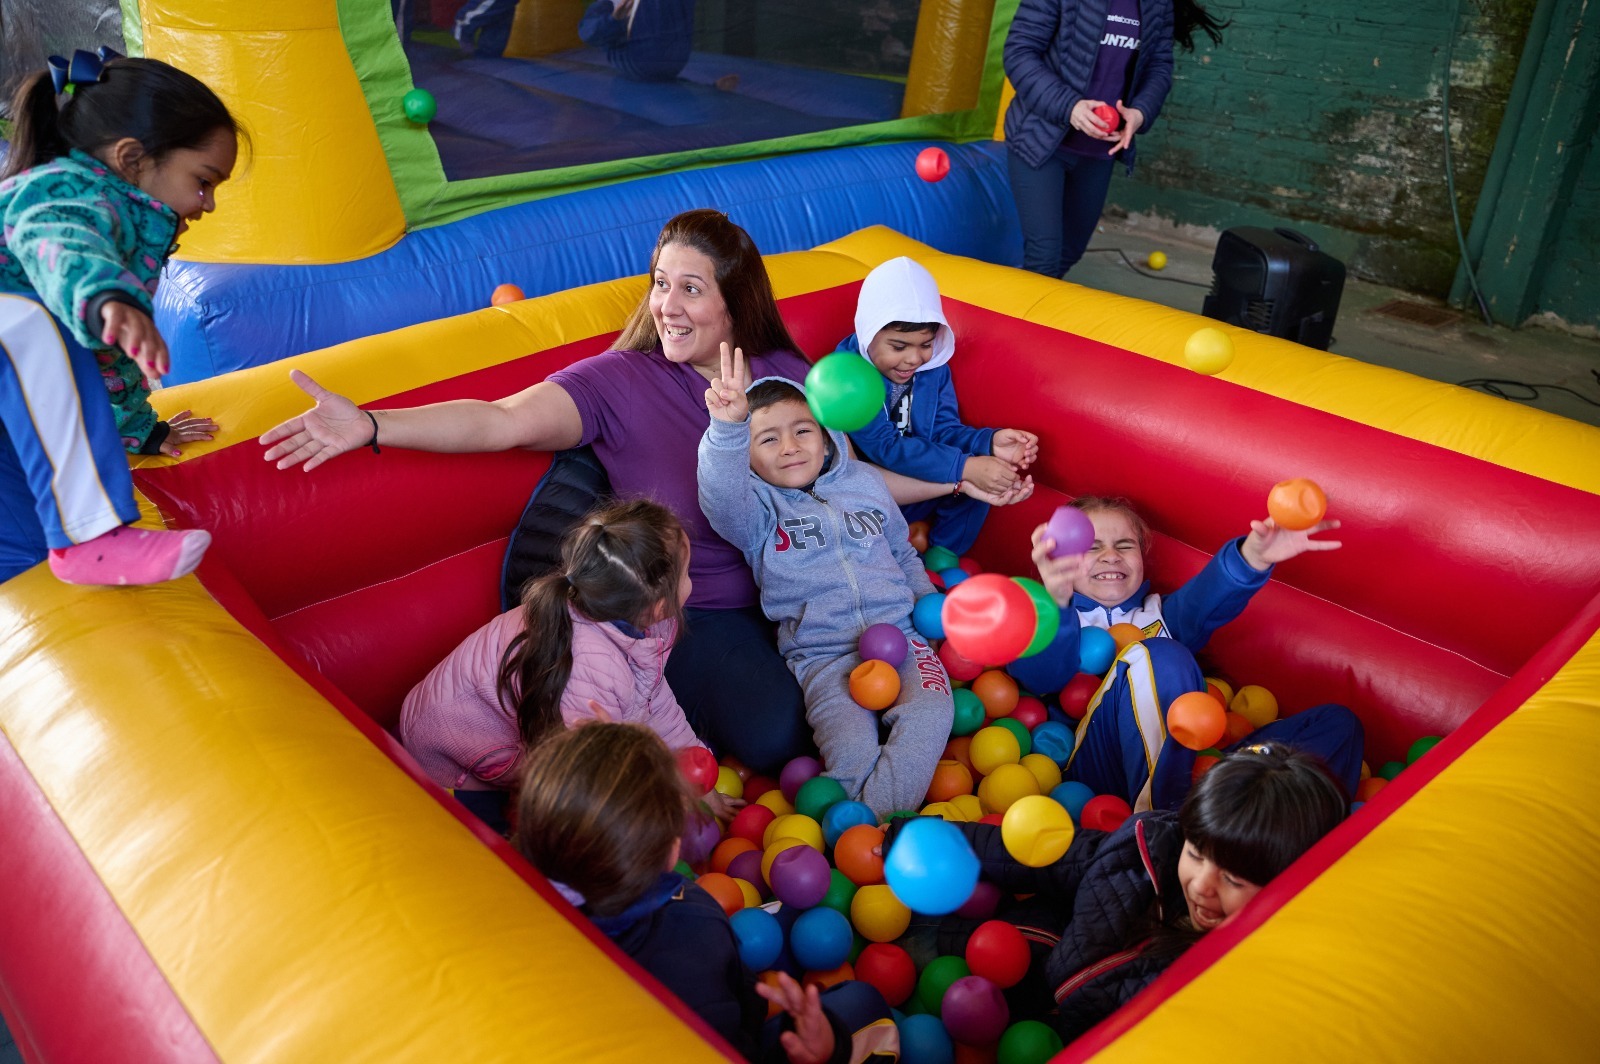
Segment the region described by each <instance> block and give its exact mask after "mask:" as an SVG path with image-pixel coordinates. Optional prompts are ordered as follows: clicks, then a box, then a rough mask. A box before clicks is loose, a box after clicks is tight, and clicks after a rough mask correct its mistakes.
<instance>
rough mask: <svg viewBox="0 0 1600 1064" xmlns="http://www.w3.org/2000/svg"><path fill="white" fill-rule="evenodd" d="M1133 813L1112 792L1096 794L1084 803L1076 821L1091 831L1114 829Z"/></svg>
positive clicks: (1126, 804) (1125, 803)
mask: <svg viewBox="0 0 1600 1064" xmlns="http://www.w3.org/2000/svg"><path fill="white" fill-rule="evenodd" d="M1132 815H1133V809H1132V808H1130V807H1129V805H1128V803H1127V802H1125V801H1123V800H1122V799H1121V798H1118V797H1117V796H1116V795H1114V794H1097V795H1095V796H1094V797H1093V798H1091V799H1089V800H1088V801H1087V802H1085V803H1084V806H1083V812H1082V813H1080V814H1078V822H1079V823H1080V824H1081V825H1082V826H1083V827H1085V828H1088V829H1090V830H1092V831H1115V830H1117V829H1118V828H1120V827H1121V826H1122V822H1123V821H1124V820H1127V819H1128V818H1129V817H1130V816H1132Z"/></svg>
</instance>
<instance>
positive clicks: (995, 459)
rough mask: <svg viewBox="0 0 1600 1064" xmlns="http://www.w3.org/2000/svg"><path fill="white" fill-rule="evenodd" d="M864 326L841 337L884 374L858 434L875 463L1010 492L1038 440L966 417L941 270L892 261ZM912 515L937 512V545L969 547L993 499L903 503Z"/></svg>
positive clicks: (861, 309)
mask: <svg viewBox="0 0 1600 1064" xmlns="http://www.w3.org/2000/svg"><path fill="white" fill-rule="evenodd" d="M855 324H856V331H855V334H854V335H853V336H848V337H846V338H845V339H844V340H842V341H841V342H840V343H839V345H838V348H839V350H841V351H854V352H855V353H857V354H859V355H861V356H862V357H863V358H865V359H867V360H868V361H870V362H871V363H872V365H873V366H874V367H875V368H876V369H877V371H878V372H879V373H881V374H883V378H884V382H885V384H886V385H887V396H886V401H885V403H884V405H883V410H882V411H880V412H879V414H878V416H877V417H875V418H873V419H872V421H871V422H870V423H868V425H867V426H866V427H865V428H862V429H859V430H857V431H856V432H853V433H851V434H850V440H851V442H853V443H854V444H855V446H856V450H857V451H858V452H860V454H861V457H862V458H864V459H866V460H867V461H868V462H871V463H873V464H874V465H878V466H881V467H883V468H884V469H890V470H893V471H894V472H896V473H900V474H903V475H904V476H908V477H915V478H916V479H918V480H927V481H933V482H944V481H963V480H964V481H967V482H968V483H970V484H972V485H974V486H975V487H977V488H980V489H982V490H984V491H987V492H991V493H994V494H997V495H998V494H1004V493H1005V492H1006V491H1008V490H1010V489H1011V488H1012V487H1013V486H1014V485H1015V484H1016V482H1017V480H1018V478H1019V477H1020V476H1021V470H1024V469H1026V468H1028V466H1029V465H1031V464H1032V463H1033V460H1034V459H1035V458H1037V457H1038V455H1039V437H1037V436H1035V435H1034V434H1033V433H1031V432H1023V431H1021V430H1020V429H975V428H969V427H968V426H966V425H963V424H962V423H961V410H960V408H959V407H958V406H957V404H956V389H955V384H954V383H953V382H952V381H951V379H950V369H949V362H950V358H951V356H952V355H954V354H955V350H956V338H955V334H954V333H953V332H952V331H951V329H950V323H949V322H948V321H947V320H945V316H944V304H943V303H942V301H941V300H940V298H939V287H938V285H936V284H935V283H934V280H933V275H932V274H930V273H929V272H928V271H927V270H926V269H925V268H923V266H922V265H920V264H919V263H917V262H915V261H913V260H911V259H908V258H905V257H903V256H902V257H901V258H897V259H890V260H889V261H888V262H885V263H884V264H883V265H881V266H879V267H878V268H877V269H875V270H873V271H872V272H871V273H869V274H867V278H866V280H865V281H863V282H861V295H860V297H859V298H858V299H857V301H856V322H855ZM900 512H901V513H902V514H904V515H905V519H906V520H907V521H908V522H909V521H920V520H925V519H931V522H932V525H933V528H932V531H931V532H930V533H929V535H928V542H929V544H930V545H935V546H940V547H944V548H946V549H948V550H950V551H953V552H954V553H955V554H957V555H961V554H965V553H966V552H967V551H968V550H969V549H971V547H972V543H973V541H974V540H976V539H977V538H978V532H979V530H980V529H982V528H983V521H984V518H985V517H987V516H988V515H989V506H988V504H987V503H983V502H980V501H978V500H977V499H973V498H968V497H966V496H962V495H956V496H952V497H950V498H947V499H935V500H931V501H929V502H920V503H915V504H913V505H910V506H903V507H901V508H900Z"/></svg>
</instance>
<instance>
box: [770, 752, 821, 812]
mask: <svg viewBox="0 0 1600 1064" xmlns="http://www.w3.org/2000/svg"><path fill="white" fill-rule="evenodd" d="M820 775H822V762H821V761H818V760H817V759H816V758H814V757H797V758H795V759H794V760H793V761H791V762H789V763H788V764H787V765H785V766H783V771H782V772H780V773H778V790H780V791H782V792H783V797H784V798H785V799H787V801H788V802H789V804H790V805H793V804H794V796H795V795H796V794H798V793H799V792H800V785H801V784H802V783H804V782H805V781H806V780H808V779H810V778H811V777H813V776H820Z"/></svg>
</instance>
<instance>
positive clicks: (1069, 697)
mask: <svg viewBox="0 0 1600 1064" xmlns="http://www.w3.org/2000/svg"><path fill="white" fill-rule="evenodd" d="M1098 690H1100V677H1098V676H1090V675H1089V674H1088V673H1086V672H1080V673H1078V675H1076V676H1074V677H1073V678H1072V679H1070V680H1068V681H1067V686H1065V687H1063V688H1062V689H1061V712H1063V713H1065V714H1066V715H1067V716H1069V717H1071V718H1072V719H1073V720H1082V719H1083V716H1084V714H1085V713H1087V712H1089V700H1090V699H1091V698H1093V697H1094V693H1095V692H1096V691H1098ZM749 793H750V790H749V788H748V787H747V788H745V794H747V795H748V794H749Z"/></svg>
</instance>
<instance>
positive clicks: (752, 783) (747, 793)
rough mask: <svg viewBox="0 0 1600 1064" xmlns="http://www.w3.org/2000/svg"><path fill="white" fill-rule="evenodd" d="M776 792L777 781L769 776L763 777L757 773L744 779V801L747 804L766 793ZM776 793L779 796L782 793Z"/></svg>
mask: <svg viewBox="0 0 1600 1064" xmlns="http://www.w3.org/2000/svg"><path fill="white" fill-rule="evenodd" d="M777 790H778V781H777V780H775V779H773V778H772V777H771V776H763V775H761V774H760V773H758V772H752V773H751V774H750V775H748V776H745V777H744V800H745V801H747V802H753V801H756V800H757V799H759V798H760V797H761V796H762V795H763V794H766V793H767V792H768V791H777ZM778 793H779V794H780V795H781V794H782V793H783V792H782V791H778Z"/></svg>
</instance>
